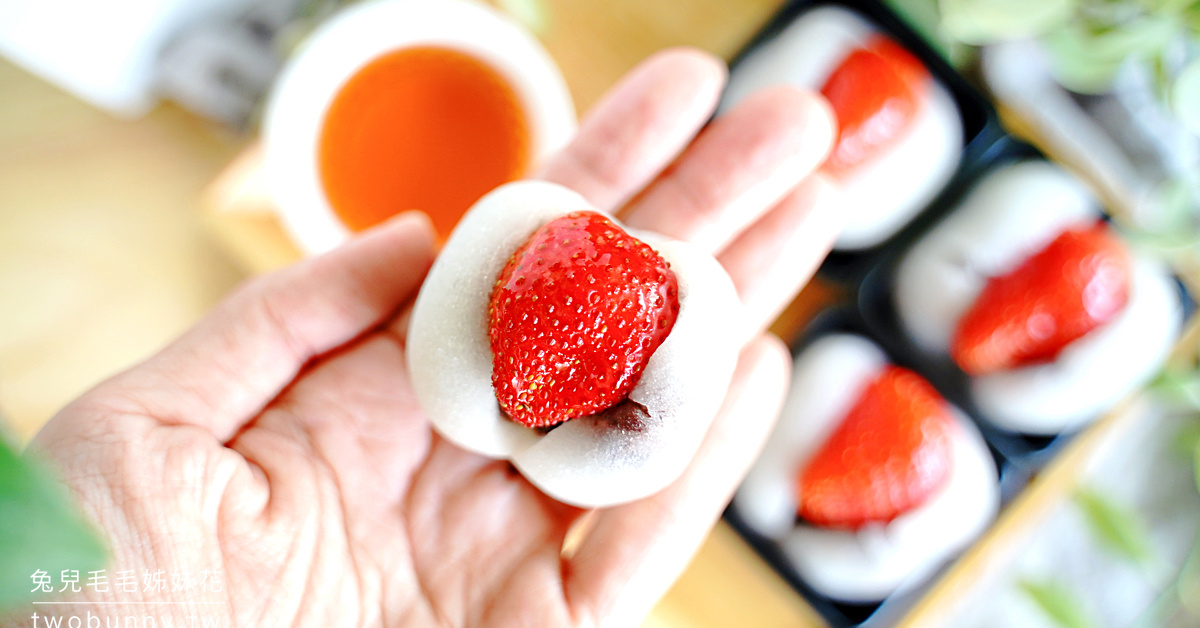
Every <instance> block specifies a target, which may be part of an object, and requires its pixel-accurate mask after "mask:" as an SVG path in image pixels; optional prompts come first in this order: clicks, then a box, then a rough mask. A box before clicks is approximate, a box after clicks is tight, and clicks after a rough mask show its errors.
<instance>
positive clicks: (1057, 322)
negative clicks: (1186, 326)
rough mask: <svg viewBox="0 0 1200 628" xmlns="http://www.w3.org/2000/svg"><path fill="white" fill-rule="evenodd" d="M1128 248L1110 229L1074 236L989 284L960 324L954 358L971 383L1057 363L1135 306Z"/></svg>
mask: <svg viewBox="0 0 1200 628" xmlns="http://www.w3.org/2000/svg"><path fill="white" fill-rule="evenodd" d="M1129 271H1130V269H1129V260H1128V257H1127V255H1126V252H1125V247H1124V246H1123V245H1122V244H1121V242H1120V241H1119V240H1117V239H1116V238H1115V237H1114V236H1113V235H1112V234H1111V233H1110V232H1109V230H1108V228H1107V227H1106V226H1105V225H1104V224H1103V223H1100V224H1096V225H1085V226H1080V227H1076V228H1074V229H1068V230H1066V231H1064V232H1062V233H1061V234H1059V236H1058V237H1057V238H1055V239H1054V241H1052V242H1051V243H1050V244H1048V245H1047V246H1046V247H1045V248H1043V249H1042V250H1041V251H1039V252H1038V253H1036V254H1034V255H1033V256H1031V257H1029V258H1028V259H1026V260H1025V261H1024V262H1023V263H1022V264H1021V265H1020V266H1018V267H1016V268H1015V269H1013V270H1012V271H1011V272H1009V273H1008V274H1006V275H999V276H996V277H992V278H991V279H989V280H988V283H987V285H986V286H984V288H983V291H982V292H980V293H979V296H978V297H976V299H975V303H974V305H972V306H971V309H970V310H968V311H967V313H966V314H964V315H963V317H962V318H961V319H960V320H959V322H958V329H957V330H956V331H955V334H954V339H953V341H952V342H951V345H950V355H951V356H953V358H954V361H955V362H957V363H958V365H959V366H960V367H962V369H963V370H964V371H966V372H967V373H969V374H971V375H981V374H985V373H992V372H995V371H1001V370H1005V369H1010V368H1014V367H1018V366H1024V365H1027V364H1034V363H1037V362H1044V361H1049V360H1053V359H1054V358H1055V357H1057V356H1058V354H1059V352H1060V351H1062V350H1063V347H1066V346H1067V345H1068V344H1069V343H1071V342H1072V341H1074V340H1076V339H1078V338H1080V337H1081V336H1083V335H1084V334H1086V333H1088V332H1089V331H1091V330H1093V329H1095V328H1096V327H1098V326H1100V325H1103V324H1104V323H1106V322H1108V321H1109V320H1112V318H1113V317H1115V316H1116V315H1117V314H1118V313H1119V312H1120V311H1121V309H1122V308H1124V307H1125V303H1126V302H1127V301H1128V300H1129Z"/></svg>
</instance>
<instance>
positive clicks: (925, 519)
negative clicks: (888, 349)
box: [734, 333, 1000, 602]
mask: <svg viewBox="0 0 1200 628" xmlns="http://www.w3.org/2000/svg"><path fill="white" fill-rule="evenodd" d="M999 503H1000V495H999V485H998V483H997V473H996V464H995V461H994V459H993V458H992V456H991V454H990V453H989V452H988V448H987V445H986V444H984V442H983V437H982V436H981V435H980V434H979V431H978V430H977V429H975V427H974V426H973V425H972V424H971V422H970V420H968V419H967V418H966V416H965V415H963V414H962V413H961V412H960V411H959V410H958V409H956V408H954V406H952V405H951V404H949V403H947V402H946V401H945V400H944V399H942V397H941V395H939V394H938V393H937V391H936V390H935V389H934V388H933V387H932V386H931V385H930V384H929V383H928V382H926V381H925V379H924V378H922V377H921V376H920V375H918V374H917V373H914V372H913V371H910V370H908V369H904V368H901V367H898V366H895V365H892V364H890V363H889V362H888V359H887V356H886V355H885V354H884V353H883V351H882V350H881V349H880V348H879V347H878V346H877V345H875V343H873V342H871V341H870V340H868V339H866V338H864V337H862V336H858V335H854V334H845V333H834V334H828V335H825V336H822V337H820V338H818V339H816V340H814V341H813V342H812V343H811V344H809V345H808V346H807V347H806V348H805V349H804V350H803V351H801V352H800V354H799V355H798V356H797V358H796V365H795V368H794V369H793V372H792V386H791V389H790V390H789V392H788V398H787V401H786V402H785V404H784V408H783V413H782V416H781V417H780V419H779V423H778V424H777V426H776V428H775V432H774V433H773V434H772V435H771V438H770V439H769V440H768V441H767V445H766V447H765V448H764V449H763V453H762V455H761V456H759V459H758V461H757V462H756V463H755V465H754V468H753V469H751V471H750V474H749V475H748V476H747V477H746V481H745V482H743V483H742V486H741V488H739V489H738V492H737V495H736V496H735V498H734V505H735V507H736V512H737V514H738V516H739V517H740V518H741V519H742V521H744V522H745V523H746V525H747V526H749V527H750V528H752V529H753V530H754V531H755V532H757V533H758V534H760V535H762V536H764V537H767V538H769V539H771V540H773V541H774V542H776V543H777V544H778V545H779V548H780V550H781V551H782V553H783V555H784V556H786V557H787V559H788V560H789V561H790V562H791V563H792V565H793V566H794V567H795V569H796V571H797V572H798V573H799V574H800V575H801V576H802V577H803V578H804V580H805V582H807V583H808V584H809V585H810V586H812V588H813V589H815V590H817V591H820V592H821V593H823V594H824V595H827V596H829V597H832V598H836V599H839V600H846V601H851V602H872V601H878V600H881V599H883V598H885V597H887V596H888V595H890V594H892V593H893V592H895V591H896V590H898V589H900V588H903V587H904V586H915V585H917V584H919V583H920V582H921V581H922V580H923V579H924V578H925V577H926V576H928V575H929V574H931V573H932V572H933V571H935V570H936V569H937V568H938V566H940V565H941V564H942V563H943V562H944V561H945V560H946V559H947V558H949V557H950V556H951V555H952V554H953V553H954V552H956V551H958V550H959V549H961V548H963V547H965V546H966V545H968V544H969V543H970V542H971V540H972V539H974V538H975V537H976V536H977V535H978V534H979V533H980V532H982V531H983V530H984V529H985V528H986V527H987V525H988V524H989V523H990V522H991V520H992V518H993V517H994V516H995V514H996V511H997V509H998V508H999ZM797 516H799V518H797Z"/></svg>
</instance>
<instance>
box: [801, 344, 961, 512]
mask: <svg viewBox="0 0 1200 628" xmlns="http://www.w3.org/2000/svg"><path fill="white" fill-rule="evenodd" d="M953 427H954V425H953V419H952V418H951V416H950V413H949V411H948V409H947V406H946V402H945V401H943V400H942V397H941V396H940V395H938V393H937V391H935V390H934V389H933V387H932V386H930V385H929V383H928V382H926V381H925V380H924V379H923V378H922V377H921V376H920V375H917V374H916V373H914V372H912V371H910V370H908V369H904V368H900V367H898V366H888V367H886V368H884V369H883V370H882V371H881V372H880V373H879V375H878V376H876V377H875V379H874V380H872V381H871V382H870V383H869V384H867V387H866V388H865V389H864V390H863V392H862V393H861V394H860V396H859V398H858V401H857V402H856V403H855V404H854V406H853V407H852V408H851V409H850V411H849V412H848V413H847V414H846V417H845V418H844V419H842V422H841V424H840V425H839V426H838V427H837V428H836V429H835V430H834V431H833V434H831V435H830V436H829V438H828V439H827V440H826V441H825V443H824V445H822V446H821V449H820V450H818V451H817V453H816V455H814V456H813V458H812V459H811V460H810V461H809V463H808V465H807V466H806V467H804V468H803V469H802V470H801V473H800V481H799V483H798V485H797V491H798V493H797V497H798V500H799V504H800V508H799V514H800V516H801V517H804V518H805V519H807V520H808V521H810V522H812V523H814V524H816V525H821V526H828V527H837V528H851V529H855V528H859V527H861V526H863V525H865V524H868V523H872V522H880V523H886V522H888V521H891V520H892V519H895V518H896V517H897V516H898V515H901V514H903V513H905V512H907V511H908V510H910V509H912V508H914V507H916V506H919V505H921V504H922V503H924V502H925V500H926V499H928V498H929V496H930V495H931V494H932V493H933V492H934V491H936V490H938V489H939V488H940V487H941V486H942V485H944V484H945V483H946V482H947V481H948V479H949V477H950V471H951V466H952V464H953V463H952V461H951V458H950V447H951V443H950V430H951V429H953Z"/></svg>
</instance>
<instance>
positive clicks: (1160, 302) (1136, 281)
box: [894, 159, 1183, 435]
mask: <svg viewBox="0 0 1200 628" xmlns="http://www.w3.org/2000/svg"><path fill="white" fill-rule="evenodd" d="M1101 218H1102V216H1101V214H1100V211H1099V204H1098V203H1097V202H1096V200H1095V199H1094V198H1093V197H1092V195H1091V194H1089V192H1088V190H1087V188H1085V187H1084V186H1083V184H1082V183H1080V182H1079V181H1077V180H1075V179H1074V178H1073V177H1071V175H1069V174H1067V173H1066V172H1065V171H1063V170H1062V169H1060V168H1058V167H1057V166H1055V165H1053V164H1051V163H1049V162H1047V161H1044V160H1038V159H1030V160H1025V161H1019V162H1015V163H1011V164H1007V165H1004V166H1002V167H999V168H997V169H995V170H993V171H992V172H990V173H988V174H987V176H985V177H983V178H982V179H981V180H980V181H979V182H978V183H977V184H976V185H975V187H974V188H972V189H971V191H970V192H969V193H968V194H967V196H966V197H965V198H964V199H963V201H962V202H961V204H960V206H959V207H958V208H957V209H956V210H955V211H954V212H952V213H951V214H950V215H949V216H947V217H946V219H945V220H944V221H943V222H941V223H940V224H938V225H937V226H936V227H935V228H934V229H933V230H931V231H930V232H929V233H927V234H926V235H925V236H923V237H922V238H921V240H919V241H918V242H917V243H916V244H915V245H914V246H913V247H912V249H911V250H909V251H908V252H907V253H906V254H905V256H904V259H903V260H902V261H901V263H900V264H899V266H898V267H897V269H896V275H895V292H894V299H895V304H896V312H897V314H898V315H899V319H900V322H901V323H902V325H903V327H904V329H905V331H907V332H908V334H909V336H910V337H911V339H912V341H913V343H914V344H915V345H916V346H917V348H918V349H920V350H921V351H923V352H925V353H927V354H929V355H931V356H946V357H950V358H952V359H953V360H954V361H955V362H956V363H957V364H958V365H959V366H960V367H961V368H962V369H963V371H965V372H966V373H967V374H968V375H970V388H971V396H972V398H973V401H974V402H975V406H976V407H977V408H978V409H979V410H980V412H981V413H982V414H983V416H984V417H985V418H986V419H987V420H988V421H989V422H991V423H993V424H994V425H996V426H997V427H1000V428H1002V429H1006V430H1010V431H1014V432H1022V433H1026V434H1043V435H1051V434H1056V433H1059V432H1063V431H1066V430H1071V429H1075V428H1078V427H1081V426H1083V425H1085V424H1086V423H1088V422H1089V421H1092V420H1094V419H1095V418H1097V417H1099V416H1100V415H1101V414H1103V413H1104V412H1105V411H1107V410H1108V409H1109V408H1112V407H1113V406H1114V405H1116V404H1117V403H1118V402H1119V401H1120V400H1121V399H1122V398H1124V397H1125V396H1127V395H1128V394H1130V393H1131V392H1133V391H1134V390H1136V389H1137V388H1138V387H1139V386H1141V385H1142V384H1143V383H1145V382H1146V381H1148V380H1149V379H1150V378H1151V377H1153V375H1154V373H1155V372H1156V371H1157V370H1158V369H1159V367H1160V366H1161V365H1162V364H1163V362H1164V361H1165V360H1166V358H1167V355H1168V354H1169V353H1170V350H1171V347H1172V346H1173V345H1174V343H1175V339H1176V338H1177V337H1178V335H1179V332H1180V327H1181V323H1182V320H1183V314H1182V303H1181V301H1180V295H1179V292H1178V290H1177V288H1176V285H1175V281H1174V279H1173V278H1172V277H1171V276H1170V273H1169V272H1168V271H1167V269H1166V268H1165V267H1164V266H1163V265H1162V264H1160V263H1157V262H1155V261H1153V260H1150V259H1146V258H1144V257H1141V256H1138V255H1136V254H1135V252H1133V251H1131V250H1129V249H1128V248H1127V247H1126V246H1124V244H1123V243H1122V242H1121V240H1120V239H1119V234H1118V233H1117V232H1116V231H1115V229H1114V228H1113V227H1112V226H1111V225H1109V224H1106V223H1103V222H1101Z"/></svg>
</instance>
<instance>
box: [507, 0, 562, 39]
mask: <svg viewBox="0 0 1200 628" xmlns="http://www.w3.org/2000/svg"><path fill="white" fill-rule="evenodd" d="M497 4H498V5H499V7H500V9H501V10H503V11H504V12H505V13H508V14H509V15H511V16H512V17H513V19H515V20H517V21H518V22H520V23H521V24H522V25H524V26H525V28H528V29H529V30H530V31H531V32H533V33H534V34H536V35H545V34H546V31H547V30H548V29H549V28H550V19H549V17H548V15H549V12H548V11H547V10H546V5H545V3H544V2H543V1H542V0H497Z"/></svg>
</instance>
